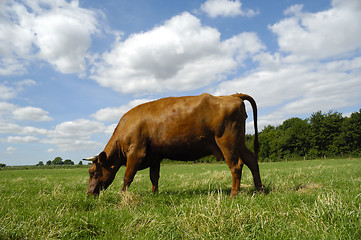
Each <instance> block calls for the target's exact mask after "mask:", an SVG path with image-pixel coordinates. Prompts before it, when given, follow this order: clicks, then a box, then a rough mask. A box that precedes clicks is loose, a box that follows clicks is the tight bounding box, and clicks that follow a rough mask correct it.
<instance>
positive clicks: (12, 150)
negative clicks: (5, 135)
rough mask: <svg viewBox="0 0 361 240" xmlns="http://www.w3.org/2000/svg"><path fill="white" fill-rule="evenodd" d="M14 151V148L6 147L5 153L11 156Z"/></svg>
mask: <svg viewBox="0 0 361 240" xmlns="http://www.w3.org/2000/svg"><path fill="white" fill-rule="evenodd" d="M15 151H16V148H14V147H7V148H6V153H8V154H13V153H14V152H15Z"/></svg>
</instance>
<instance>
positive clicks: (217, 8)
mask: <svg viewBox="0 0 361 240" xmlns="http://www.w3.org/2000/svg"><path fill="white" fill-rule="evenodd" d="M201 10H202V11H203V12H205V13H206V14H207V15H208V16H209V17H211V18H215V17H219V16H221V17H235V16H246V17H253V16H255V15H257V14H258V12H257V11H254V10H251V9H246V10H243V9H242V3H241V1H239V0H235V1H232V0H207V1H206V2H205V3H203V4H202V5H201Z"/></svg>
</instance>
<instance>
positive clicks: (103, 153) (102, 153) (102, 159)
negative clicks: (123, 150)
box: [99, 151, 108, 163]
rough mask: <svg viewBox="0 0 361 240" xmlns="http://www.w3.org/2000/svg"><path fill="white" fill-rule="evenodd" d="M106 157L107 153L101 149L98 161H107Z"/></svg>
mask: <svg viewBox="0 0 361 240" xmlns="http://www.w3.org/2000/svg"><path fill="white" fill-rule="evenodd" d="M107 161H108V157H107V154H106V153H105V152H104V151H103V152H101V153H100V154H99V162H100V163H107Z"/></svg>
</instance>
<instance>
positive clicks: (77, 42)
mask: <svg viewBox="0 0 361 240" xmlns="http://www.w3.org/2000/svg"><path fill="white" fill-rule="evenodd" d="M1 7H2V10H0V18H1V21H0V32H1V35H0V74H2V75H11V74H21V73H24V72H25V71H26V67H27V65H28V64H29V62H30V61H33V60H36V59H43V60H45V61H48V62H49V63H50V64H52V65H53V66H54V67H55V68H56V69H57V70H58V71H60V72H62V73H80V72H83V71H84V70H85V68H86V58H87V55H88V49H89V47H90V45H91V37H90V36H91V35H92V34H94V33H96V32H97V25H98V20H97V17H99V14H98V13H96V12H94V11H91V10H87V9H83V8H80V7H79V5H78V1H72V2H70V3H69V2H67V1H65V0H58V1H52V0H32V1H26V0H24V1H20V2H17V1H5V2H3V4H2V6H1Z"/></svg>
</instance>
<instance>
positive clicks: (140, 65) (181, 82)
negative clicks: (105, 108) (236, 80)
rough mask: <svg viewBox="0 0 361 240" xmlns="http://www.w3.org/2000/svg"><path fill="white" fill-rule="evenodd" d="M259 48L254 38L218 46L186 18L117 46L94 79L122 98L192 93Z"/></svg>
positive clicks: (215, 35) (210, 31)
mask: <svg viewBox="0 0 361 240" xmlns="http://www.w3.org/2000/svg"><path fill="white" fill-rule="evenodd" d="M242 40H246V41H244V42H243V41H242ZM263 48H264V46H263V44H262V42H261V41H260V40H259V39H258V37H257V35H256V34H253V33H242V34H240V35H238V36H235V37H233V38H232V39H228V40H225V41H223V42H222V41H221V40H220V33H219V32H218V30H217V29H214V28H211V27H207V26H202V25H201V22H200V20H199V19H198V18H196V17H195V16H193V15H191V14H189V13H188V12H184V13H182V14H180V15H177V16H175V17H173V18H171V19H170V20H168V21H166V22H165V23H164V24H163V25H161V26H157V27H155V28H153V29H152V30H150V31H148V32H142V33H137V34H133V35H131V36H129V37H128V38H127V39H126V40H124V41H120V40H118V41H116V42H115V43H114V47H113V49H112V50H111V51H109V52H106V53H104V54H103V55H102V57H101V60H100V61H98V62H97V63H96V64H95V65H94V68H93V75H92V78H93V79H95V80H96V81H97V82H98V83H99V84H100V85H102V86H104V87H110V88H112V89H114V90H115V91H118V92H121V93H137V94H144V93H149V92H152V93H154V92H163V91H167V90H173V91H185V90H193V89H198V88H201V87H204V86H207V85H209V84H211V83H214V82H217V81H219V80H222V79H224V78H225V75H226V74H227V73H231V72H232V71H235V70H236V69H237V67H238V66H239V65H240V64H242V62H240V61H242V60H244V59H245V58H246V57H247V55H248V54H249V50H248V49H252V53H255V52H257V51H260V50H261V49H263Z"/></svg>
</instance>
